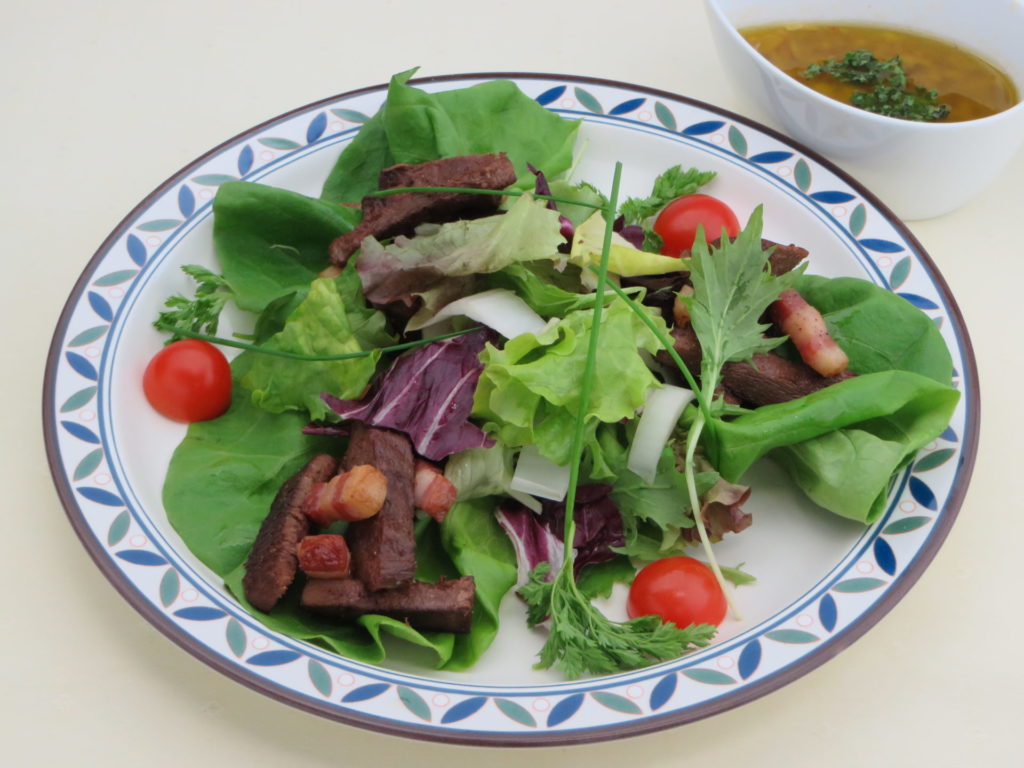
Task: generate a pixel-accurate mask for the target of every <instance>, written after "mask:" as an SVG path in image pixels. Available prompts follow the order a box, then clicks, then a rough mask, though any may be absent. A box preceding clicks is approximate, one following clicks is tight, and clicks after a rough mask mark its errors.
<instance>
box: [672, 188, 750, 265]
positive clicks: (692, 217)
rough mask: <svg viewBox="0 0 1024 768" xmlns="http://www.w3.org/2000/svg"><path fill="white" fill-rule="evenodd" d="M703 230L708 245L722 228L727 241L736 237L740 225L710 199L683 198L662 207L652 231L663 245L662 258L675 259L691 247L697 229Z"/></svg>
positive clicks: (732, 215)
mask: <svg viewBox="0 0 1024 768" xmlns="http://www.w3.org/2000/svg"><path fill="white" fill-rule="evenodd" d="M699 225H702V226H703V227H704V236H705V237H706V238H707V239H708V241H709V242H710V241H712V240H716V239H717V238H718V237H720V236H721V234H722V228H723V227H724V228H725V231H726V233H727V234H728V235H729V237H736V234H737V233H738V232H739V231H740V223H739V221H738V220H737V219H736V214H735V213H733V212H732V209H731V208H729V206H727V205H726V204H725V203H723V202H722V201H721V200H719V199H718V198H715V197H711V196H710V195H684V196H683V197H679V198H676V199H675V200H673V201H672V202H671V203H669V204H668V205H666V206H665V207H664V208H663V209H662V211H661V213H659V214H658V218H657V219H655V220H654V231H655V232H656V233H657V234H658V235H660V236H661V239H662V242H663V243H664V244H663V245H662V248H661V252H662V253H663V254H664V255H665V256H678V255H679V254H681V253H682V252H683V251H688V250H690V248H692V247H693V241H694V240H695V239H696V238H697V227H698V226H699Z"/></svg>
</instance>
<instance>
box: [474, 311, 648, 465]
mask: <svg viewBox="0 0 1024 768" xmlns="http://www.w3.org/2000/svg"><path fill="white" fill-rule="evenodd" d="M652 317H654V318H655V322H658V323H662V324H663V321H662V320H661V318H660V316H657V315H655V314H653V313H652ZM592 320H593V311H592V310H580V311H576V312H571V313H569V314H568V315H566V316H565V317H564V318H563V319H562V321H561V322H560V323H558V324H557V325H553V326H551V327H549V328H547V329H545V330H544V331H542V332H541V334H540V335H539V336H536V335H534V334H522V335H521V336H518V337H516V338H515V339H510V340H509V341H508V342H507V343H506V344H505V347H504V348H503V349H496V348H494V347H493V346H491V345H488V346H487V348H486V349H485V350H484V352H483V354H482V355H481V359H482V360H483V362H484V370H483V372H482V373H481V375H480V381H479V383H478V384H477V390H476V396H475V399H474V407H473V412H474V415H475V416H477V417H479V418H481V419H483V420H485V422H486V423H485V426H484V429H485V431H488V432H491V433H493V434H495V435H496V436H497V437H498V439H499V440H501V442H503V443H504V444H505V445H507V446H510V447H519V446H525V445H531V444H533V445H536V446H537V449H538V450H539V451H540V453H541V455H543V456H546V457H547V458H549V459H551V460H552V461H554V462H555V463H557V464H562V465H564V464H566V463H567V462H568V460H569V448H570V443H571V436H572V432H573V430H572V429H571V427H572V425H573V424H574V422H575V418H576V412H577V410H578V408H579V406H580V401H579V388H580V381H581V379H582V377H583V369H584V364H585V362H586V358H587V344H588V339H589V337H590V328H591V323H592ZM601 339H602V343H601V348H600V350H599V353H598V356H597V377H598V379H599V380H600V381H601V386H600V387H597V388H595V391H594V393H593V395H592V397H591V399H590V402H589V404H588V406H589V410H588V412H587V414H586V418H587V420H588V422H589V423H588V435H587V438H586V439H587V441H588V442H592V441H593V439H594V433H595V430H596V428H597V424H598V423H600V422H608V423H613V422H617V421H620V420H622V419H629V418H633V417H634V416H635V415H636V411H637V409H638V408H639V407H640V406H641V405H643V402H644V399H645V398H646V395H647V391H648V390H649V389H650V388H651V387H656V386H660V385H659V383H658V381H657V379H655V378H654V376H653V374H652V373H651V371H650V370H649V369H648V367H647V365H646V363H645V362H644V360H643V358H642V357H641V355H640V351H641V350H646V351H647V352H649V353H652V354H653V353H654V352H656V351H657V350H658V349H659V342H658V340H657V338H656V337H655V336H654V334H652V333H651V332H650V331H649V330H648V329H647V327H646V326H645V325H644V324H643V323H642V322H641V321H640V320H639V319H638V318H637V317H636V315H634V314H633V312H632V311H631V310H630V308H629V307H628V306H627V305H626V304H625V303H624V302H622V301H620V300H614V301H612V302H611V304H610V305H609V306H608V309H607V311H606V312H605V314H604V320H603V327H602V329H601Z"/></svg>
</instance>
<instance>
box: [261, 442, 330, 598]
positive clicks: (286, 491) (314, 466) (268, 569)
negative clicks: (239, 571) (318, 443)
mask: <svg viewBox="0 0 1024 768" xmlns="http://www.w3.org/2000/svg"><path fill="white" fill-rule="evenodd" d="M337 468H338V462H337V460H336V459H335V458H334V457H333V456H328V455H326V454H321V455H318V456H314V457H313V458H312V459H310V460H309V461H308V462H307V463H306V465H305V466H304V467H303V468H302V469H300V470H299V471H298V472H297V473H296V474H295V475H293V476H292V477H291V478H289V479H288V481H287V482H285V484H284V485H283V486H281V490H280V491H278V493H277V496H276V497H275V498H274V502H273V503H272V504H271V506H270V513H269V514H268V515H267V516H266V518H264V520H263V524H262V525H261V526H260V531H259V533H258V534H257V536H256V541H255V542H254V543H253V546H252V551H251V552H250V553H249V559H248V560H247V561H246V563H245V577H244V578H243V579H242V587H243V589H244V591H245V597H246V599H247V600H248V601H249V602H250V603H252V605H253V606H254V607H256V608H258V609H259V610H261V611H265V612H269V611H270V609H271V608H273V607H274V605H275V604H276V603H277V601H278V600H280V599H281V597H282V596H283V595H284V593H285V591H286V590H287V589H288V587H289V586H290V585H291V583H292V581H293V580H294V579H295V574H296V572H297V571H298V568H299V558H298V555H297V554H296V553H297V550H298V546H299V542H300V541H301V540H302V539H303V537H304V536H305V535H306V534H307V533H309V520H308V518H307V517H306V515H305V513H304V512H303V511H302V506H303V503H304V502H305V500H306V496H308V495H309V491H310V489H311V488H312V487H313V484H314V483H323V482H326V481H327V480H329V479H330V478H331V477H333V476H334V474H335V472H336V471H337Z"/></svg>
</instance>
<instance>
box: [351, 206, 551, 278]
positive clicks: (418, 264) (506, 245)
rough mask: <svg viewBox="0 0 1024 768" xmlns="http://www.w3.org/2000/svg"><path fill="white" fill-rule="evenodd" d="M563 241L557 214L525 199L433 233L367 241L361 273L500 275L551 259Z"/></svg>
mask: <svg viewBox="0 0 1024 768" xmlns="http://www.w3.org/2000/svg"><path fill="white" fill-rule="evenodd" d="M563 242H564V239H563V238H562V236H561V234H559V231H558V214H557V213H556V212H555V211H552V210H550V209H548V208H547V207H546V206H545V205H544V202H543V201H542V200H535V199H534V198H533V197H532V196H530V195H522V196H521V197H519V198H517V199H516V202H515V203H514V204H513V205H512V206H511V207H510V208H509V210H508V211H507V212H506V213H501V214H496V215H494V216H484V217H483V218H479V219H460V220H458V221H452V222H448V223H446V224H442V225H441V226H440V227H439V228H438V229H437V231H435V232H431V233H429V234H422V235H416V236H415V237H399V238H396V239H395V242H394V243H392V244H391V245H381V244H380V243H379V242H378V241H377V240H376V239H375V238H368V239H367V240H365V241H364V242H363V247H362V251H361V252H360V254H359V272H360V274H361V275H364V276H366V275H368V274H369V275H370V276H373V275H375V274H376V273H377V272H385V273H386V272H393V271H395V270H405V269H408V270H420V269H423V268H424V267H429V268H430V269H432V270H435V271H437V272H439V273H441V274H443V275H447V276H457V275H475V274H480V273H487V272H496V271H498V270H499V269H502V268H503V267H506V266H508V265H509V264H515V263H517V262H522V261H532V260H536V259H551V258H553V257H555V256H557V255H558V246H559V245H560V244H561V243H563ZM368 291H369V288H368Z"/></svg>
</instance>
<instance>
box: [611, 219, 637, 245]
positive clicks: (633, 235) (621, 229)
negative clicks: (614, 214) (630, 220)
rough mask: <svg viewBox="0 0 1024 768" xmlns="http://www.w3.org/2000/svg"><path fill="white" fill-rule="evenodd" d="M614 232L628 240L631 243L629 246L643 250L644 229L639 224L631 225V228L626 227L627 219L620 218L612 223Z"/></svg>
mask: <svg viewBox="0 0 1024 768" xmlns="http://www.w3.org/2000/svg"><path fill="white" fill-rule="evenodd" d="M612 231H613V232H618V233H619V234H620V235H622V236H623V237H624V238H626V240H628V241H629V244H630V245H632V246H633V247H634V248H639V249H640V250H643V248H644V228H643V227H641V226H640V225H639V224H630V225H629V226H626V217H625V216H619V217H618V218H617V219H616V220H615V221H614V222H613V223H612Z"/></svg>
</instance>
